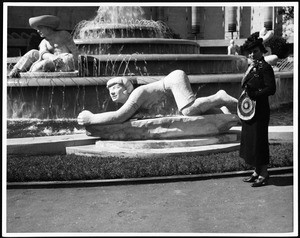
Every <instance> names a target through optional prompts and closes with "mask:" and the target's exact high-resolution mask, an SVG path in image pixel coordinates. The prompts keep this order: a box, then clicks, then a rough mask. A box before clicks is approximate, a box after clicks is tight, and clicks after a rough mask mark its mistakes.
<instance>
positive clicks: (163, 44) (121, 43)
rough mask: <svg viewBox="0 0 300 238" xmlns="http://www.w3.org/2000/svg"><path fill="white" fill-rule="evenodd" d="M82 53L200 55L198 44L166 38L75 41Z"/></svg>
mask: <svg viewBox="0 0 300 238" xmlns="http://www.w3.org/2000/svg"><path fill="white" fill-rule="evenodd" d="M74 41H75V44H76V45H77V47H78V49H79V51H80V52H81V53H85V54H88V55H102V54H133V53H140V54H199V53H200V46H199V44H198V43H197V42H195V41H191V40H183V39H164V38H102V39H101V38H100V39H99V38H96V39H82V40H79V39H75V40H74Z"/></svg>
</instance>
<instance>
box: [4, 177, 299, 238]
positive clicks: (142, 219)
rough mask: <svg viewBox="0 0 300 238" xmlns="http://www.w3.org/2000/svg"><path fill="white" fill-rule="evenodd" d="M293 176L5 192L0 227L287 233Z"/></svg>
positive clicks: (15, 230)
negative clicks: (259, 182)
mask: <svg viewBox="0 0 300 238" xmlns="http://www.w3.org/2000/svg"><path fill="white" fill-rule="evenodd" d="M293 181H294V180H293V174H292V173H285V174H274V175H272V176H271V178H270V183H269V185H268V186H265V187H259V188H252V187H251V186H250V184H248V183H244V182H242V177H240V176H236V177H230V178H218V179H207V180H198V181H184V182H170V183H149V184H135V185H119V186H94V187H80V188H79V187H77V188H48V189H8V190H7V220H6V222H7V227H6V229H7V230H6V232H7V233H9V234H10V235H12V234H13V235H14V236H18V235H20V233H27V232H29V233H36V232H38V233H43V234H42V235H45V234H46V233H53V232H59V233H64V232H68V233H66V235H70V234H73V235H80V236H83V235H84V234H87V235H95V233H96V234H97V235H107V233H108V232H109V233H115V232H117V233H119V232H121V233H122V234H119V235H124V232H125V233H131V232H134V234H132V235H136V234H139V233H145V234H142V235H147V234H148V235H149V233H165V234H162V235H170V233H179V234H178V235H180V234H182V233H196V234H197V233H199V234H198V235H205V234H206V233H213V234H216V233H221V234H224V233H243V234H244V233H252V234H253V233H276V235H277V234H278V233H287V234H288V235H291V234H295V233H293V231H294V229H295V227H294V223H293V222H294V217H293V215H294V214H293V212H294V211H293V209H294V207H293V204H294V201H293V199H294V197H293V187H294V185H293ZM295 224H297V220H296V223H295ZM14 233H17V234H14ZM100 233H101V234H100ZM102 233H103V234H102ZM55 235H57V234H55ZM219 235H220V234H219ZM263 235H264V234H263Z"/></svg>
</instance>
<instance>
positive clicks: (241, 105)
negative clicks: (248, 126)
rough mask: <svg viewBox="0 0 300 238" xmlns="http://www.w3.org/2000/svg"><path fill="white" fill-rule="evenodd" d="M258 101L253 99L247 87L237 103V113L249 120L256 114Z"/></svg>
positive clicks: (241, 117) (243, 118)
mask: <svg viewBox="0 0 300 238" xmlns="http://www.w3.org/2000/svg"><path fill="white" fill-rule="evenodd" d="M255 106H256V101H254V100H251V99H250V97H249V96H248V93H247V91H246V89H244V90H243V91H242V93H241V96H240V97H239V98H238V103H237V115H238V117H239V118H240V119H242V120H244V121H248V120H250V119H252V118H253V117H254V115H255Z"/></svg>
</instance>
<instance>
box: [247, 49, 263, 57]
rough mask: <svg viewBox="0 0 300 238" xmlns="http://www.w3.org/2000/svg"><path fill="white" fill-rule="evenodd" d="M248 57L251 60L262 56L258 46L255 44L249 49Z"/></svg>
mask: <svg viewBox="0 0 300 238" xmlns="http://www.w3.org/2000/svg"><path fill="white" fill-rule="evenodd" d="M248 57H249V58H250V59H252V60H259V59H261V57H263V53H262V52H261V50H260V48H259V47H258V46H256V47H254V48H253V49H251V50H250V51H249V56H248Z"/></svg>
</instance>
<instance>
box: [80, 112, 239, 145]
mask: <svg viewBox="0 0 300 238" xmlns="http://www.w3.org/2000/svg"><path fill="white" fill-rule="evenodd" d="M238 123H239V118H238V117H237V115H235V114H212V115H204V116H193V117H191V116H168V117H161V118H153V119H142V120H130V121H127V122H124V123H120V124H112V125H97V124H94V125H88V126H86V130H87V132H88V134H89V135H91V136H95V137H100V138H101V139H102V140H149V139H158V140H159V139H175V138H192V137H199V136H211V135H217V134H221V133H225V132H228V130H229V129H230V128H231V127H233V126H236V125H238Z"/></svg>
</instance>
